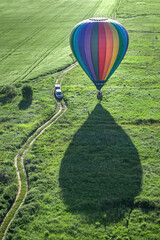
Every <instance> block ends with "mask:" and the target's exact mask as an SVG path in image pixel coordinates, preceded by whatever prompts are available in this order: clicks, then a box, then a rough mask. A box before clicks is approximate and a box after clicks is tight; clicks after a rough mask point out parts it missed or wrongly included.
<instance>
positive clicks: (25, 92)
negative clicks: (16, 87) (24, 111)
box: [22, 85, 33, 99]
mask: <svg viewBox="0 0 160 240" xmlns="http://www.w3.org/2000/svg"><path fill="white" fill-rule="evenodd" d="M22 96H23V98H25V99H32V96H33V90H32V87H31V86H29V85H25V86H24V87H23V88H22Z"/></svg>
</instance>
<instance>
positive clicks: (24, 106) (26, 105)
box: [18, 99, 32, 110]
mask: <svg viewBox="0 0 160 240" xmlns="http://www.w3.org/2000/svg"><path fill="white" fill-rule="evenodd" d="M31 104H32V99H22V100H21V101H20V102H19V104H18V107H19V110H26V109H27V108H29V106H30V105H31Z"/></svg>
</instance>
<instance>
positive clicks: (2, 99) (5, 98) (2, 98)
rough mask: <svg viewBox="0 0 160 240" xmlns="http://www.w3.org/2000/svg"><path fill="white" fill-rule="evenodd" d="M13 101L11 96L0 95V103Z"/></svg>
mask: <svg viewBox="0 0 160 240" xmlns="http://www.w3.org/2000/svg"><path fill="white" fill-rule="evenodd" d="M12 101H13V97H8V96H2V97H0V103H1V104H2V105H5V104H6V103H11V102H12Z"/></svg>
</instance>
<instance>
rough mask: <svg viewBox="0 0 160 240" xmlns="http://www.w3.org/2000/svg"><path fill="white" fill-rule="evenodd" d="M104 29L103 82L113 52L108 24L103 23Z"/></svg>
mask: <svg viewBox="0 0 160 240" xmlns="http://www.w3.org/2000/svg"><path fill="white" fill-rule="evenodd" d="M104 28H105V34H106V56H105V64H104V69H103V75H102V80H105V76H106V74H107V71H108V68H109V65H110V61H111V58H112V51H113V37H112V31H111V29H110V27H109V24H108V23H104Z"/></svg>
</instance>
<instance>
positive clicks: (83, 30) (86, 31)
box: [70, 18, 129, 90]
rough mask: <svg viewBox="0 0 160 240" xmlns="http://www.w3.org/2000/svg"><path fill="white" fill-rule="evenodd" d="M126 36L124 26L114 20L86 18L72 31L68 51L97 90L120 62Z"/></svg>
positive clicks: (126, 45) (125, 47)
mask: <svg viewBox="0 0 160 240" xmlns="http://www.w3.org/2000/svg"><path fill="white" fill-rule="evenodd" d="M128 43H129V38H128V33H127V31H126V29H125V28H124V27H123V26H122V25H121V24H120V23H118V22H117V21H114V20H112V19H107V18H90V19H87V20H84V21H82V22H80V23H78V24H77V25H76V26H75V27H74V28H73V30H72V32H71V36H70V46H71V49H72V52H73V54H74V56H75V58H76V59H77V61H78V62H79V64H80V65H81V67H82V68H83V70H84V71H85V72H86V74H87V75H88V76H89V78H90V79H91V80H92V81H93V83H94V84H95V86H96V87H97V89H98V90H100V89H101V88H102V87H103V85H104V84H105V82H106V81H107V80H108V79H109V78H110V76H111V75H112V74H113V73H114V71H115V70H116V68H117V67H118V65H119V64H120V62H121V61H122V59H123V57H124V55H125V53H126V51H127V48H128Z"/></svg>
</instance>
